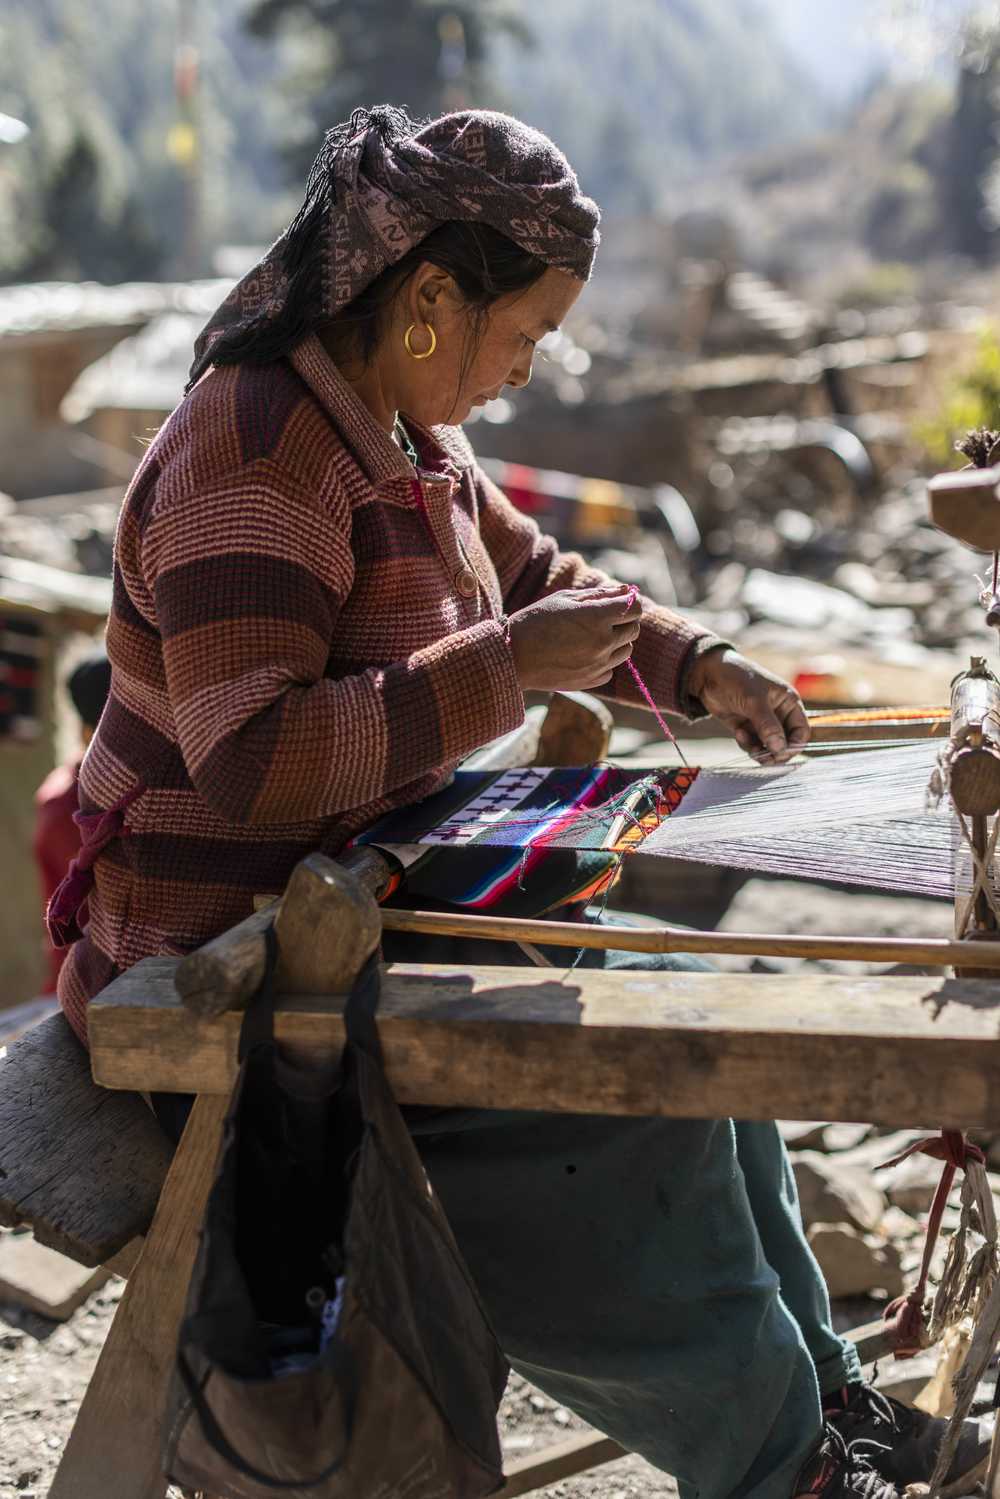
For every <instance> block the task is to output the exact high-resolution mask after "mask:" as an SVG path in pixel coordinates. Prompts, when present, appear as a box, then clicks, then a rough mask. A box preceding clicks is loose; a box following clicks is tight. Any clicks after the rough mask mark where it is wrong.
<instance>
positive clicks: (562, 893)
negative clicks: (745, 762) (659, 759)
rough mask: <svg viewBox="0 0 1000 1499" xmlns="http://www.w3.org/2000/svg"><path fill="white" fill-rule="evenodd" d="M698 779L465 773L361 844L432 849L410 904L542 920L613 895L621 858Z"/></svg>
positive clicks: (591, 769)
mask: <svg viewBox="0 0 1000 1499" xmlns="http://www.w3.org/2000/svg"><path fill="white" fill-rule="evenodd" d="M697 774H698V772H697V770H687V769H678V770H669V771H657V772H654V773H653V774H652V775H650V774H648V773H644V774H637V773H636V772H634V771H631V772H629V771H624V770H617V769H614V768H613V767H612V766H608V765H597V766H585V767H580V768H578V769H562V770H546V769H543V768H541V767H537V766H535V767H530V768H528V769H525V770H504V771H458V772H456V775H455V777H454V780H453V781H452V783H451V785H449V786H448V787H446V789H445V790H443V791H440V792H438V793H437V794H436V795H435V796H431V797H428V798H427V800H426V801H423V802H421V803H420V804H419V805H418V806H414V807H407V808H405V809H404V810H402V811H399V812H392V813H390V814H389V815H388V816H387V817H383V818H381V819H380V820H379V821H378V822H377V823H375V825H374V826H373V827H371V828H368V829H367V830H366V831H365V832H364V833H363V834H361V835H360V836H359V837H358V838H356V839H355V840H354V841H355V842H356V843H373V844H376V845H378V846H380V847H389V848H391V847H395V848H399V847H400V846H401V845H413V844H420V845H423V846H425V847H426V849H427V852H426V853H425V854H423V855H422V856H421V858H420V859H419V860H418V862H416V863H415V864H411V865H410V867H409V868H408V869H407V875H406V900H407V904H413V903H414V901H415V900H418V899H419V900H421V901H423V900H426V899H430V900H433V901H434V902H435V903H438V902H446V903H447V904H450V905H458V906H467V907H472V908H474V909H477V910H489V909H496V908H498V907H501V906H502V908H503V913H504V914H505V915H509V916H527V915H541V914H543V913H544V912H545V911H549V910H552V909H553V908H554V907H556V906H561V905H566V904H573V903H577V902H583V901H587V900H591V899H592V898H593V897H594V896H595V895H597V894H599V893H601V892H602V891H603V890H605V889H607V888H608V885H609V883H610V882H611V881H612V880H613V879H614V877H615V875H616V874H617V871H618V868H619V866H620V862H621V860H620V856H621V854H622V853H624V852H627V851H629V850H631V849H634V848H636V847H638V846H639V845H640V844H641V843H642V841H643V839H644V838H645V837H646V836H647V835H648V834H649V833H650V832H652V831H653V829H655V828H657V827H659V825H660V823H661V821H662V819H663V818H664V817H665V816H668V815H669V814H670V813H671V812H672V811H674V810H675V809H676V808H677V807H678V806H679V805H680V802H681V800H682V798H683V796H684V794H685V792H686V791H687V790H688V788H689V787H690V786H691V784H692V783H693V781H694V779H695V777H696V776H697Z"/></svg>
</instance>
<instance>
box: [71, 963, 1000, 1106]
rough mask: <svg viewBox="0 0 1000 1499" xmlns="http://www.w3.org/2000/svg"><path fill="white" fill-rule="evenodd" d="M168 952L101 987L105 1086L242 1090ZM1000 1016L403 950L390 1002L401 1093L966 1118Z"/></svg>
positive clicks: (816, 983) (293, 1022)
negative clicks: (450, 966)
mask: <svg viewBox="0 0 1000 1499" xmlns="http://www.w3.org/2000/svg"><path fill="white" fill-rule="evenodd" d="M174 965H175V960H173V959H163V958H160V959H156V958H153V959H147V960H146V961H145V962H143V963H140V964H137V965H136V967H135V968H132V969H130V970H129V972H128V973H126V974H123V975H122V976H121V978H119V979H116V980H115V982H114V983H113V984H111V985H110V986H109V987H108V988H107V989H106V990H105V991H104V993H103V994H102V995H101V996H99V997H98V998H97V999H96V1000H94V1001H93V1002H92V1004H91V1008H90V1035H91V1044H92V1061H93V1067H94V1074H95V1076H96V1077H97V1078H98V1080H99V1081H100V1082H102V1083H103V1084H104V1085H105V1086H107V1087H112V1088H131V1087H135V1086H137V1083H138V1080H140V1079H142V1080H144V1081H145V1085H146V1086H147V1087H150V1088H155V1089H162V1090H164V1091H171V1090H173V1091H181V1092H192V1091H194V1092H205V1093H219V1092H228V1090H229V1089H230V1088H231V1086H232V1083H233V1081H234V1079H235V1076H236V1045H237V1038H238V1034H239V1026H240V1016H239V1015H237V1014H228V1013H227V1014H225V1015H222V1016H220V1017H218V1018H217V1019H214V1020H209V1019H203V1018H201V1017H198V1016H193V1015H191V1014H190V1012H189V1011H187V1010H185V1009H184V1008H183V1007H182V1006H181V1005H180V1003H179V1002H178V1000H177V997H176V994H175V993H174V987H173V970H174ZM342 1003H343V1002H342V1000H339V999H336V998H333V999H331V998H330V997H328V996H316V997H310V996H304V997H296V998H294V999H286V1000H284V1001H282V1008H281V1009H280V1010H279V1013H278V1015H277V1018H276V1034H277V1036H278V1038H279V1040H282V1041H286V1042H292V1043H294V1044H296V1045H297V1046H302V1047H307V1048H311V1049H312V1050H314V1051H315V1053H316V1055H317V1057H318V1058H320V1057H322V1056H324V1055H330V1054H333V1053H335V1052H336V1051H337V1050H338V1049H339V1047H340V1045H341V1043H342V1039H343V1025H342V1019H341V1010H342ZM998 1029H1000V989H998V987H997V985H996V984H993V983H988V982H984V981H982V980H976V979H962V980H958V979H946V978H919V977H912V978H911V977H884V978H874V977H865V978H852V977H846V976H842V975H839V974H838V975H834V974H815V975H809V976H808V977H805V976H803V975H801V974H796V975H794V976H785V975H782V976H777V977H771V976H770V975H759V976H754V977H753V978H752V979H749V980H748V979H747V977H746V976H745V975H743V974H714V973H653V972H649V973H641V972H629V973H621V972H618V973H614V972H611V973H605V972H603V971H589V970H587V971H584V970H577V971H575V972H573V973H572V974H567V975H563V974H558V973H557V974H556V975H553V974H552V973H551V971H546V970H542V969H538V970H533V969H524V968H491V967H485V966H484V967H476V968H474V969H469V970H467V971H462V970H461V969H460V968H456V969H455V970H453V971H448V970H442V969H440V968H435V967H432V966H429V965H426V966H425V965H420V964H398V965H394V966H393V967H392V968H390V969H389V970H388V973H387V975H386V978H385V982H384V985H383V996H382V1004H381V1009H380V1014H379V1031H380V1034H381V1037H382V1044H383V1048H384V1050H385V1055H386V1062H387V1067H388V1074H389V1079H390V1081H391V1083H392V1085H393V1087H394V1089H395V1090H396V1094H397V1097H398V1098H399V1100H400V1102H402V1103H422V1104H433V1105H435V1106H439V1107H450V1106H470V1107H479V1108H513V1109H529V1108H538V1107H540V1106H544V1107H545V1108H546V1109H552V1110H555V1111H568V1112H571V1113H577V1112H583V1113H607V1114H624V1115H627V1114H638V1115H642V1114H649V1115H656V1114H659V1115H666V1116H673V1117H681V1118H687V1117H695V1118H699V1117H700V1118H711V1117H717V1116H726V1115H731V1116H733V1117H736V1118H741V1119H767V1118H779V1119H815V1118H817V1117H818V1118H823V1119H844V1120H861V1121H864V1122H867V1123H875V1124H895V1125H903V1124H911V1123H917V1124H922V1123H924V1122H925V1121H928V1120H932V1121H933V1122H934V1124H935V1126H936V1127H940V1126H942V1125H945V1126H948V1127H951V1128H970V1129H971V1128H995V1127H996V1125H997V1123H998V1122H1000V1047H998V1046H997V1045H996V1040H997V1033H998ZM984 1043H989V1044H984Z"/></svg>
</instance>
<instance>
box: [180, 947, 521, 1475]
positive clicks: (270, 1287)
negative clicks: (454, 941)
mask: <svg viewBox="0 0 1000 1499" xmlns="http://www.w3.org/2000/svg"><path fill="white" fill-rule="evenodd" d="M275 950H276V948H275V945H274V942H273V938H272V946H271V952H270V959H269V964H268V976H267V978H266V979H265V982H264V984H263V985H262V986H261V990H260V991H259V993H258V994H257V996H256V997H255V998H254V999H253V1000H252V1001H251V1004H250V1007H249V1008H248V1010H247V1013H246V1016H245V1019H244V1023H243V1028H242V1032H241V1037H240V1050H239V1057H240V1073H239V1078H238V1080H237V1084H236V1087H235V1089H234V1093H233V1101H232V1104H231V1107H230V1111H229V1114H228V1117H227V1119H226V1123H225V1128H224V1132H223V1140H222V1146H221V1150H220V1154H219V1160H218V1163H217V1168H216V1176H215V1181H214V1184H213V1186H212V1189H211V1193H210V1196H209V1199H208V1205H207V1209H206V1215H205V1224H204V1229H203V1233H202V1239H201V1243H200V1247H199V1251H198V1255H197V1258H196V1262H195V1268H194V1273H193V1275H192V1280H191V1286H190V1290H189V1293H188V1303H187V1309H186V1316H185V1319H184V1321H183V1323H182V1326H181V1332H180V1337H179V1342H178V1349H177V1360H176V1365H175V1370H174V1374H173V1379H172V1385H171V1392H170V1400H169V1407H168V1419H167V1426H166V1434H165V1457H164V1470H165V1473H166V1475H167V1476H168V1477H169V1478H170V1479H171V1480H172V1481H173V1482H175V1483H179V1484H182V1485H184V1486H187V1487H191V1488H203V1489H207V1490H208V1491H209V1492H210V1493H211V1494H213V1495H217V1496H219V1499H264V1496H270V1495H274V1494H275V1493H285V1494H293V1495H298V1494H301V1495H308V1496H310V1499H376V1496H377V1499H391V1496H393V1495H404V1494H405V1496H406V1499H478V1496H481V1495H486V1494H489V1493H492V1492H493V1491H494V1490H495V1489H497V1488H498V1487H499V1486H500V1484H501V1483H502V1479H503V1475H502V1467H501V1458H500V1449H499V1441H498V1437H497V1428H496V1412H497V1407H498V1405H499V1403H500V1398H501V1395H502V1394H503V1390H504V1386H505V1384H506V1380H507V1374H508V1366H507V1364H506V1362H505V1360H504V1358H503V1355H502V1354H501V1352H500V1349H499V1347H498V1345H497V1342H496V1338H495V1336H494V1334H493V1331H492V1329H491V1327H490V1325H489V1322H488V1319H487V1317H486V1314H485V1312H484V1310H483V1307H482V1305H481V1303H480V1300H479V1297H478V1294H477V1292H476V1289H475V1287H474V1285H473V1283H472V1280H471V1278H470V1276H469V1273H468V1271H467V1269H466V1267H465V1265H464V1263H463V1261H462V1258H461V1255H460V1254H459V1251H458V1247H457V1245H456V1243H455V1240H454V1238H453V1236H452V1234H451V1230H450V1229H449V1227H448V1223H447V1221H446V1219H445V1216H444V1213H443V1211H442V1209H441V1206H440V1204H439V1202H438V1200H437V1198H436V1197H435V1195H434V1193H433V1190H432V1188H431V1187H430V1184H429V1182H428V1180H427V1177H426V1174H425V1172H424V1169H423V1166H422V1164H421V1161H420V1157H419V1155H418V1154H417V1151H416V1149H415V1147H414V1144H413V1141H412V1140H411V1138H410V1134H409V1131H408V1130H407V1128H406V1125H405V1123H404V1121H403V1118H402V1116H401V1114H400V1112H399V1108H398V1106H397V1104H396V1102H395V1099H394V1098H393V1096H392V1093H391V1090H390V1088H389V1086H388V1083H387V1081H386V1078H385V1075H384V1072H383V1068H382V1059H381V1050H380V1045H379V1040H378V1033H377V1030H376V1027H375V1023H374V1015H375V1010H376V1007H377V1004H378V993H379V968H378V964H377V962H376V960H375V959H374V958H373V959H372V960H371V962H370V963H369V964H368V966H367V968H366V969H365V970H364V972H363V973H362V975H361V977H360V978H359V980H358V982H357V984H356V985H355V987H354V990H353V992H352V993H351V995H350V998H349V1000H348V1004H347V1007H346V1010H345V1016H344V1019H345V1028H346V1032H347V1041H346V1044H345V1046H344V1052H343V1056H342V1059H341V1064H340V1070H339V1073H338V1075H337V1076H336V1077H335V1078H333V1079H332V1080H331V1079H330V1078H329V1077H326V1078H323V1079H321V1080H319V1081H317V1074H315V1073H309V1072H305V1071H301V1070H296V1069H295V1068H294V1067H293V1066H291V1065H290V1064H289V1063H288V1061H287V1060H286V1059H283V1058H282V1057H281V1055H280V1053H279V1051H278V1050H277V1048H276V1046H275V1042H274V1027H273V1019H274V1000H273V992H272V984H271V975H272V973H273V967H274V954H275ZM321 1345H322V1352H320V1351H319V1350H320V1347H321Z"/></svg>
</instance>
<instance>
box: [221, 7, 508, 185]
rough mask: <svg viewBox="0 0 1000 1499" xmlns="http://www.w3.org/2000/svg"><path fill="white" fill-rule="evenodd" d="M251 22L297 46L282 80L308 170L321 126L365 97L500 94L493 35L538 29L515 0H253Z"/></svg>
mask: <svg viewBox="0 0 1000 1499" xmlns="http://www.w3.org/2000/svg"><path fill="white" fill-rule="evenodd" d="M246 25H247V29H248V31H249V32H250V34H251V35H253V36H256V37H260V38H274V37H278V36H280V37H283V38H285V39H286V40H289V41H290V42H291V44H292V46H293V47H294V49H295V62H294V64H293V66H292V68H291V69H290V71H289V74H288V75H287V77H286V80H285V88H286V90H287V93H288V95H289V97H291V98H293V99H294V100H295V103H296V105H297V106H299V107H301V108H302V110H303V112H302V113H301V114H300V115H299V116H298V120H297V124H296V125H295V126H294V127H293V130H292V132H291V134H286V136H285V147H286V150H287V154H288V158H289V162H290V166H291V168H292V171H293V173H295V174H296V176H301V175H302V173H303V172H304V171H305V169H306V168H307V167H308V166H309V164H310V162H311V161H312V158H313V156H314V155H315V154H316V151H317V149H318V147H319V143H320V141H321V140H322V137H323V133H324V131H326V130H327V129H329V128H330V127H331V126H332V125H335V124H336V123H337V122H338V121H340V120H343V119H346V118H347V116H348V115H350V113H351V110H352V109H355V108H356V107H357V106H358V105H371V104H382V103H390V104H398V105H400V106H401V107H403V108H405V109H407V110H408V111H409V112H410V114H412V115H414V116H415V117H417V118H422V117H426V116H433V115H439V114H442V113H444V112H445V111H447V110H451V109H462V108H467V107H470V106H473V105H488V104H489V103H491V102H492V103H496V102H498V96H497V93H496V90H495V89H494V88H493V86H492V84H491V80H490V71H489V68H488V66H487V63H488V59H489V56H490V49H491V44H492V42H493V41H495V39H496V38H497V37H499V36H500V35H506V36H507V37H508V38H509V39H511V40H512V41H514V42H515V43H516V44H518V45H519V46H521V47H523V46H524V45H525V44H526V43H527V42H528V41H529V40H530V37H531V31H530V28H529V26H528V24H527V22H526V21H525V20H524V19H523V18H522V17H520V16H519V15H518V14H517V12H516V10H515V9H514V7H513V5H512V3H511V0H251V4H250V7H249V10H248V11H247V15H246Z"/></svg>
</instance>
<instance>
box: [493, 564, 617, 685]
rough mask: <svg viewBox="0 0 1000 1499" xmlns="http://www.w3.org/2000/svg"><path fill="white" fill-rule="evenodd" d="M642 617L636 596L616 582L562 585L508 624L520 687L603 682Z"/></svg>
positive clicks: (514, 616) (605, 681) (609, 676)
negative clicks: (569, 586) (564, 586)
mask: <svg viewBox="0 0 1000 1499" xmlns="http://www.w3.org/2000/svg"><path fill="white" fill-rule="evenodd" d="M630 600H631V602H630ZM641 622H642V604H641V602H640V600H639V598H638V597H637V596H636V597H634V598H633V597H632V590H631V589H630V588H628V587H627V586H626V585H625V584H620V583H610V584H608V583H605V584H599V585H594V586H591V587H589V588H562V589H560V590H559V592H558V593H550V594H548V596H547V597H546V598H543V599H539V600H538V602H537V603H534V604H529V605H528V606H527V608H525V609H519V610H518V611H517V613H516V614H512V615H510V617H509V620H508V623H509V626H510V643H511V649H512V651H513V653H514V666H515V669H516V671H517V675H518V680H519V681H520V683H521V686H522V687H523V688H525V689H527V688H529V687H534V688H538V689H540V690H542V691H551V692H563V691H569V690H571V689H573V688H587V687H603V686H604V685H605V684H606V683H607V682H610V680H611V674H612V672H613V671H614V669H615V667H616V666H621V664H622V662H623V661H627V660H628V658H629V657H630V656H631V654H632V646H633V644H634V642H635V639H636V636H637V635H638V634H639V626H640V624H641Z"/></svg>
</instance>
